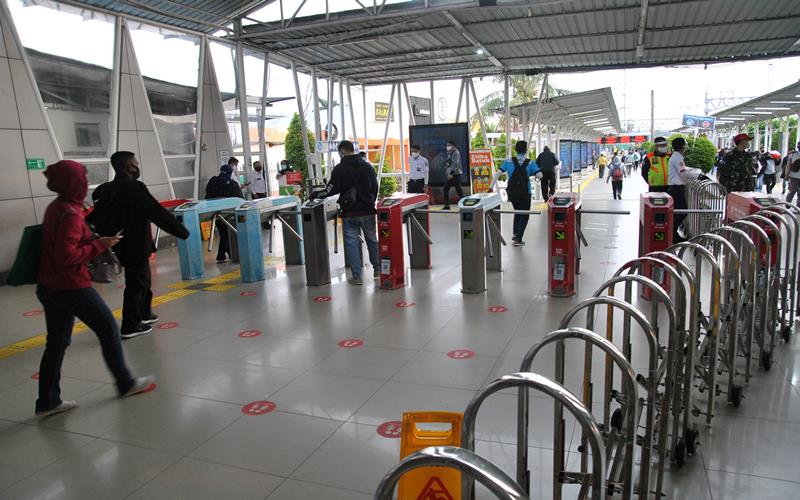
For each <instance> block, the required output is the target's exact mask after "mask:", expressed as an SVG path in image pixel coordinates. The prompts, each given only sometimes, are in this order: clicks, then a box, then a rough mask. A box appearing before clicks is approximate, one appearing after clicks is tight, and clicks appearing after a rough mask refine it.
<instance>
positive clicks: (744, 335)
mask: <svg viewBox="0 0 800 500" xmlns="http://www.w3.org/2000/svg"><path fill="white" fill-rule="evenodd" d="M745 224H753V223H752V222H745ZM753 225H754V226H755V224H753ZM756 227H757V226H756ZM759 230H760V228H759ZM762 233H763V231H762ZM711 234H716V235H722V236H727V237H728V238H730V239H731V240H732V241H733V242H734V243H735V244H734V246H735V247H736V251H737V253H738V254H739V257H740V276H739V281H740V302H739V311H738V312H737V313H736V316H735V318H734V325H735V331H736V341H737V349H738V352H739V354H737V356H740V357H743V358H744V359H745V369H744V377H745V378H744V381H745V383H749V382H750V376H751V361H752V359H751V358H752V357H751V356H750V352H751V345H752V343H753V329H754V328H755V304H756V295H757V290H756V286H755V283H756V282H757V280H758V259H759V255H758V247H757V246H756V244H755V242H754V241H753V239H752V238H750V236H749V235H748V234H747V232H746V231H744V230H742V229H739V228H738V227H734V226H733V225H732V224H730V225H727V226H722V227H720V228H717V229H714V230H713V231H711ZM764 237H765V238H766V237H767V236H766V233H764ZM729 363H732V364H734V365H735V359H733V360H731V361H729Z"/></svg>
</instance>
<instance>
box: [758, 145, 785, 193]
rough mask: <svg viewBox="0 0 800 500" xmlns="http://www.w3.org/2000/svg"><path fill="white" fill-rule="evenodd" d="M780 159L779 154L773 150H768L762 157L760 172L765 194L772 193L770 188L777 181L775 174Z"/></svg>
mask: <svg viewBox="0 0 800 500" xmlns="http://www.w3.org/2000/svg"><path fill="white" fill-rule="evenodd" d="M780 160H781V154H780V153H778V152H777V151H774V150H773V151H770V152H769V153H768V154H766V155H764V157H763V160H762V167H761V172H760V174H761V175H762V176H763V179H764V186H766V188H767V194H772V189H773V188H774V187H775V184H776V182H777V179H776V174H777V171H778V164H779V163H780Z"/></svg>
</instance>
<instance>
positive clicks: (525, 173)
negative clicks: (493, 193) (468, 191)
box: [491, 141, 542, 247]
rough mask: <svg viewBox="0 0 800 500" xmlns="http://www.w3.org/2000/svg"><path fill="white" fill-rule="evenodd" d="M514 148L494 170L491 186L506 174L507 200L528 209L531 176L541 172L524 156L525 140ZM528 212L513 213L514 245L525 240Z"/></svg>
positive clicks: (536, 175)
mask: <svg viewBox="0 0 800 500" xmlns="http://www.w3.org/2000/svg"><path fill="white" fill-rule="evenodd" d="M514 150H515V151H516V152H517V155H516V156H514V157H511V158H509V159H508V160H506V161H504V162H503V164H502V165H500V169H499V170H498V171H497V172H495V174H494V178H493V179H492V186H491V188H494V186H495V185H497V179H499V178H500V176H501V175H506V176H508V187H507V188H506V193H507V194H508V201H510V202H511V205H512V206H513V207H514V210H530V209H531V180H530V178H531V177H534V176H535V177H536V178H537V179H539V180H541V179H542V172H541V170H539V166H538V165H537V164H536V162H535V161H533V160H531V159H530V158H526V157H525V156H526V155H527V153H528V143H527V142H525V141H517V143H516V144H515V145H514ZM528 219H530V215H528V214H514V229H513V234H514V238H513V240H512V244H513V245H514V246H515V247H518V246H522V245H524V244H525V242H523V241H522V237H523V235H524V234H525V228H526V227H528Z"/></svg>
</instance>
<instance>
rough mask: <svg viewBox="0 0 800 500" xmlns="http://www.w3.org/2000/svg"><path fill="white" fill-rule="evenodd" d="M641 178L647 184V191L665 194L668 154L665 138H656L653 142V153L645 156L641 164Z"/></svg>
mask: <svg viewBox="0 0 800 500" xmlns="http://www.w3.org/2000/svg"><path fill="white" fill-rule="evenodd" d="M642 177H644V181H645V182H646V183H647V186H648V191H651V192H661V193H666V192H667V185H668V184H667V183H668V181H669V152H668V147H667V139H666V138H665V137H656V139H655V141H653V151H651V152H649V153H647V155H645V157H644V162H643V163H642Z"/></svg>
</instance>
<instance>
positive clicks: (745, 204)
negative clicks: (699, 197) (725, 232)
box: [725, 191, 780, 264]
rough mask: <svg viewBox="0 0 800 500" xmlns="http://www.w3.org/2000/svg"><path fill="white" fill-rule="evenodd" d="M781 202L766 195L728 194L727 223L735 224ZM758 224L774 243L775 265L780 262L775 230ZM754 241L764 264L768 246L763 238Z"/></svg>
mask: <svg viewBox="0 0 800 500" xmlns="http://www.w3.org/2000/svg"><path fill="white" fill-rule="evenodd" d="M779 201H780V200H779V199H778V198H773V197H772V196H769V195H764V194H763V193H751V192H747V193H743V192H738V191H734V192H732V193H728V197H727V199H726V203H725V221H726V222H733V221H736V220H739V219H743V218H745V217H747V216H748V215H753V214H755V213H758V212H760V211H761V210H763V209H765V208H768V207H770V206H772V205H775V204H776V203H778V202H779ZM773 222H774V223H775V224H776V225H778V227H780V223H779V221H777V220H773ZM756 224H758V225H759V226H761V228H762V229H763V230H764V231H765V232H766V233H767V235H768V236H769V239H770V241H771V242H772V243H773V244H772V262H773V264H774V263H775V262H777V260H778V245H775V242H776V239H775V235H774V234H773V233H774V232H775V230H774V229H772V228H771V227H770V226H768V225H766V224H762V223H760V222H756ZM753 236H754V235H753ZM753 241H754V242H755V243H756V245H757V246H758V253H759V255H760V257H761V262H764V261H765V260H766V246H765V245H764V242H763V241H762V240H761V238H757V237H754V238H753Z"/></svg>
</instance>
